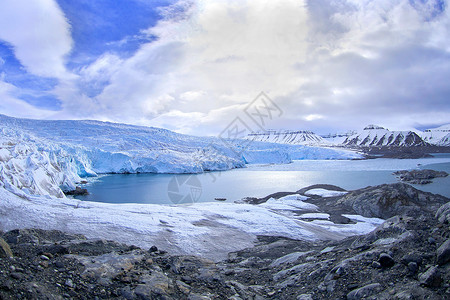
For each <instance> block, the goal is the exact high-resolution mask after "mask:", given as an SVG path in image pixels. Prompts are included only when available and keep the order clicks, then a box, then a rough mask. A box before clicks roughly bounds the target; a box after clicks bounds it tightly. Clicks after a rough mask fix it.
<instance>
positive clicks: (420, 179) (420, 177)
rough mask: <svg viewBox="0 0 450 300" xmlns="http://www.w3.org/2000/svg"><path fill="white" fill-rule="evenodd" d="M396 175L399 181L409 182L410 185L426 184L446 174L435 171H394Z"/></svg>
mask: <svg viewBox="0 0 450 300" xmlns="http://www.w3.org/2000/svg"><path fill="white" fill-rule="evenodd" d="M393 174H394V175H397V176H398V178H399V180H400V181H404V182H409V183H412V184H428V183H431V182H432V181H431V180H430V179H434V178H437V177H447V176H448V173H447V172H444V171H435V170H428V169H427V170H412V171H406V170H403V171H396V172H394V173H393Z"/></svg>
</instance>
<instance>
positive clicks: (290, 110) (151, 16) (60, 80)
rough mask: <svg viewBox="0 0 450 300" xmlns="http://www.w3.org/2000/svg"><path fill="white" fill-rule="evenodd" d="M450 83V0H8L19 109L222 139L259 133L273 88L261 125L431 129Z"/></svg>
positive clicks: (2, 62)
mask: <svg viewBox="0 0 450 300" xmlns="http://www.w3.org/2000/svg"><path fill="white" fill-rule="evenodd" d="M449 78H450V7H449V1H447V0H429V1H427V0H372V1H370V0H277V1H274V0H249V1H246V0H229V1H226V0H180V1H175V0H115V1H108V0H96V1H91V0H77V1H72V0H2V1H0V113H1V114H6V115H9V116H14V117H23V118H34V119H95V120H102V121H111V122H120V123H129V124H136V125H145V126H155V127H163V128H167V129H170V130H174V131H177V132H180V133H186V134H193V135H219V134H220V133H221V132H222V131H223V130H225V129H226V128H229V126H230V124H232V123H233V122H234V120H236V118H238V119H239V120H240V121H242V122H243V123H245V124H247V125H248V127H249V128H250V129H253V128H256V127H255V126H254V123H252V121H251V120H250V118H249V115H248V114H246V111H248V110H247V108H248V107H249V106H251V105H254V104H255V103H257V102H254V100H255V99H256V100H255V101H257V100H258V99H259V98H258V95H261V92H263V93H264V94H263V95H265V96H266V97H268V98H267V99H270V100H269V103H271V104H273V105H276V107H277V109H278V111H277V114H276V115H274V116H273V117H272V118H271V119H267V122H266V123H265V124H264V126H263V128H262V129H290V130H312V131H314V132H317V133H320V134H326V133H335V132H345V131H347V130H350V129H361V128H363V127H364V126H365V125H367V124H378V125H381V126H384V127H387V128H389V129H391V130H409V129H413V128H416V129H425V128H432V127H436V126H439V125H442V124H447V123H450V80H449ZM263 110H264V109H263ZM267 113H270V112H269V111H267Z"/></svg>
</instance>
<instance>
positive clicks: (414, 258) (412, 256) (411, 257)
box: [400, 252, 422, 265]
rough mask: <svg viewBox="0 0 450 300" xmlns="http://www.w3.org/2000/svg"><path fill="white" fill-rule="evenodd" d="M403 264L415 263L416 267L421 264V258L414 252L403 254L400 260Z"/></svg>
mask: <svg viewBox="0 0 450 300" xmlns="http://www.w3.org/2000/svg"><path fill="white" fill-rule="evenodd" d="M400 261H401V262H402V263H403V264H405V265H408V264H409V263H411V262H415V263H416V264H417V265H420V264H421V263H422V256H421V255H420V254H418V253H415V252H410V253H408V254H405V255H404V256H403V257H402V259H401V260H400Z"/></svg>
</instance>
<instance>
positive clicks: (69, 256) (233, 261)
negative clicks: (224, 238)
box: [0, 183, 450, 300]
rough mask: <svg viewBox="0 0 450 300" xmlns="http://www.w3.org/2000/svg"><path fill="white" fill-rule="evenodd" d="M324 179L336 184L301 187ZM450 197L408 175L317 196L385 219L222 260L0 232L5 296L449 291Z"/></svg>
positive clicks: (361, 295)
mask: <svg viewBox="0 0 450 300" xmlns="http://www.w3.org/2000/svg"><path fill="white" fill-rule="evenodd" d="M323 187H327V188H328V189H329V190H332V189H333V187H332V186H320V185H316V186H312V187H308V188H305V189H302V190H299V191H297V192H296V193H299V194H305V193H307V192H308V191H310V190H311V189H317V188H323ZM334 189H335V190H336V191H339V190H342V189H340V188H338V187H335V188H334ZM287 194H290V193H279V194H278V195H271V197H268V198H267V197H266V198H267V199H258V201H255V205H258V204H256V203H263V202H265V201H267V200H268V199H270V198H279V197H281V196H285V195H287ZM449 201H450V199H447V198H445V197H442V196H439V195H433V194H430V193H426V192H421V191H419V190H416V189H414V188H413V187H411V186H409V185H407V184H403V183H397V184H389V185H381V186H375V187H367V188H364V189H360V190H356V191H349V192H348V193H346V194H343V195H339V196H334V197H321V196H311V197H310V199H308V200H307V202H309V203H311V204H316V205H318V206H319V207H320V209H321V210H323V211H327V212H328V213H329V214H330V219H332V218H333V220H334V221H333V222H335V223H342V224H345V223H346V222H348V221H349V220H348V219H346V218H345V217H344V216H342V214H344V213H347V214H359V215H362V216H364V217H379V218H383V219H387V220H386V221H385V222H384V223H383V224H381V225H380V226H379V227H378V228H377V229H376V230H374V231H372V232H371V233H369V234H367V235H362V236H353V237H350V238H345V239H340V240H328V241H316V242H307V241H299V240H292V239H287V238H282V237H276V236H260V237H259V238H258V242H257V244H256V245H255V246H254V247H252V248H249V249H245V250H241V251H238V252H233V253H230V254H229V256H228V259H226V260H223V261H220V262H217V263H214V262H212V261H210V260H207V259H204V258H201V257H196V256H173V255H171V254H170V253H166V252H164V251H162V250H159V249H157V248H156V247H151V248H149V249H141V248H138V247H135V246H130V245H125V244H120V243H116V242H113V241H106V240H92V239H86V238H85V237H83V236H82V235H74V234H66V233H63V232H60V231H44V230H38V229H22V230H13V231H9V232H4V233H1V235H0V237H1V238H2V240H3V242H2V243H0V244H1V248H0V249H1V251H0V257H1V258H0V299H236V300H237V299H448V296H449V295H450V228H449V222H450V202H449ZM294 213H295V212H294ZM316 221H317V220H316ZM323 222H326V221H323ZM0 241H1V240H0ZM8 248H10V250H11V252H8ZM11 254H12V257H11V258H10V257H9V256H10V255H11Z"/></svg>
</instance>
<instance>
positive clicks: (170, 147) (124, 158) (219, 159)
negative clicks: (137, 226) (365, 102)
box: [0, 115, 361, 197]
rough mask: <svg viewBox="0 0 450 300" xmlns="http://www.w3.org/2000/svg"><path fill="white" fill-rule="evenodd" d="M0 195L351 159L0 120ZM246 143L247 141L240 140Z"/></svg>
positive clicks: (97, 127)
mask: <svg viewBox="0 0 450 300" xmlns="http://www.w3.org/2000/svg"><path fill="white" fill-rule="evenodd" d="M0 133H1V135H0V188H2V187H3V188H6V189H7V190H8V191H10V192H12V193H14V194H16V195H19V196H21V197H28V196H30V195H40V196H49V197H64V194H63V193H62V191H61V189H63V190H64V189H73V188H75V185H76V183H77V182H79V181H80V180H81V178H82V177H87V176H96V175H97V174H102V173H144V172H145V173H200V172H205V171H210V170H229V169H232V168H240V167H244V166H245V164H250V163H289V162H291V161H292V160H293V159H351V158H359V157H361V155H360V154H357V153H355V152H351V151H346V150H338V149H327V148H320V147H308V146H300V145H281V144H273V143H262V142H250V143H247V145H246V147H245V149H242V151H238V152H236V151H235V150H236V149H239V147H242V146H240V141H232V140H231V141H228V140H227V141H223V140H221V139H219V138H212V137H194V136H188V135H182V134H178V133H175V132H172V131H169V130H165V129H160V128H152V127H141V126H132V125H124V124H115V123H107V122H98V121H44V120H28V119H17V118H11V117H7V116H3V115H0ZM246 142H248V141H246Z"/></svg>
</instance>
